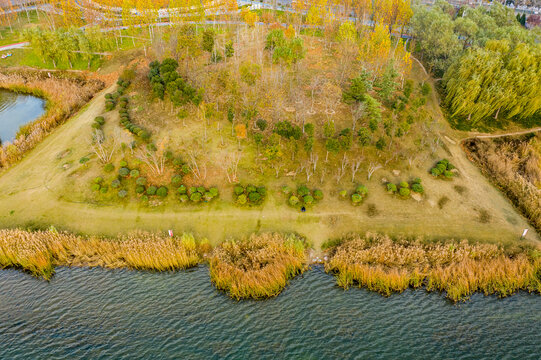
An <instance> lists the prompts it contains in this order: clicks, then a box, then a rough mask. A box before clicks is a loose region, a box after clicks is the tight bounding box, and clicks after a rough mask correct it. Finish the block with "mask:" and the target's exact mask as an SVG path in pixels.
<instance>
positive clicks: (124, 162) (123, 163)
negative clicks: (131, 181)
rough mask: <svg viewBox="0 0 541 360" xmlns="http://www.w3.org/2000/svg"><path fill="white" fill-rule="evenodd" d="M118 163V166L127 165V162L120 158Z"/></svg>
mask: <svg viewBox="0 0 541 360" xmlns="http://www.w3.org/2000/svg"><path fill="white" fill-rule="evenodd" d="M119 165H120V167H128V163H127V162H126V160H121V161H120V164H119Z"/></svg>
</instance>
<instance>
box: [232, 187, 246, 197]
mask: <svg viewBox="0 0 541 360" xmlns="http://www.w3.org/2000/svg"><path fill="white" fill-rule="evenodd" d="M233 191H234V192H235V195H237V196H238V195H240V194H243V193H244V187H242V185H235V187H234V188H233Z"/></svg>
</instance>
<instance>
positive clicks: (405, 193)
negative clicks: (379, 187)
mask: <svg viewBox="0 0 541 360" xmlns="http://www.w3.org/2000/svg"><path fill="white" fill-rule="evenodd" d="M399 193H400V196H403V197H408V196H410V189H408V188H400V191H399Z"/></svg>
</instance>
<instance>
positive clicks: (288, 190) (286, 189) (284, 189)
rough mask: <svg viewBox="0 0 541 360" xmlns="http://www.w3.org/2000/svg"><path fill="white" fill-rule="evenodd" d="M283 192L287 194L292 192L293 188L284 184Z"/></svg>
mask: <svg viewBox="0 0 541 360" xmlns="http://www.w3.org/2000/svg"><path fill="white" fill-rule="evenodd" d="M282 193H284V194H286V195H289V194H291V188H290V187H289V186H282Z"/></svg>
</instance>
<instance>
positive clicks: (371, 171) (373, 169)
mask: <svg viewBox="0 0 541 360" xmlns="http://www.w3.org/2000/svg"><path fill="white" fill-rule="evenodd" d="M382 167H383V166H382V165H381V164H376V163H373V162H371V163H370V166H368V180H370V178H371V177H372V175H373V174H374V173H375V172H376V171H377V170H379V169H381V168H382Z"/></svg>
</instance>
